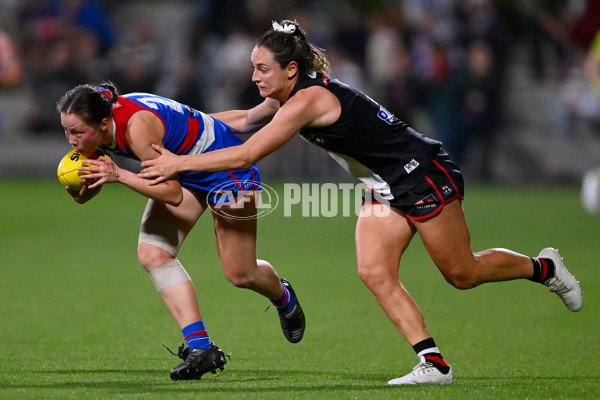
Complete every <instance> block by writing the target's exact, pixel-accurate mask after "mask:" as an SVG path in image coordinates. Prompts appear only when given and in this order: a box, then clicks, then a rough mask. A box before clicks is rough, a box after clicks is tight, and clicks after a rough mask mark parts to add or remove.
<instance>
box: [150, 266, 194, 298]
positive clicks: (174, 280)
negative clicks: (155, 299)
mask: <svg viewBox="0 0 600 400" xmlns="http://www.w3.org/2000/svg"><path fill="white" fill-rule="evenodd" d="M149 273H150V278H151V279H152V283H154V287H155V288H156V291H157V292H161V291H163V290H165V289H167V288H170V287H173V286H176V285H179V284H182V283H185V282H188V281H191V280H192V278H190V276H189V275H188V273H187V271H186V270H185V268H183V265H181V263H180V262H179V260H177V259H175V260H173V261H170V262H168V263H166V264H165V265H162V266H160V267H158V268H154V269H151V270H150V272H149Z"/></svg>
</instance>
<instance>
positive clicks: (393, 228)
mask: <svg viewBox="0 0 600 400" xmlns="http://www.w3.org/2000/svg"><path fill="white" fill-rule="evenodd" d="M251 61H252V65H253V68H254V72H253V74H252V81H253V82H255V83H256V85H257V87H258V90H259V92H260V94H261V96H262V97H265V98H267V99H266V100H265V102H263V103H261V104H260V105H259V106H257V107H255V108H254V109H251V110H249V111H247V112H245V111H234V112H230V113H222V114H219V115H218V117H219V118H220V119H221V120H222V121H224V122H225V123H227V124H229V125H231V126H233V127H235V128H236V129H242V130H243V129H245V126H244V125H246V124H249V123H253V122H254V121H255V120H254V117H255V116H257V115H261V116H262V115H264V113H266V112H271V113H272V119H271V120H270V122H269V123H268V124H267V125H265V126H264V127H263V128H262V129H260V130H259V131H258V132H256V133H255V134H254V135H253V136H252V137H251V138H250V139H249V140H248V141H246V142H245V143H244V144H242V145H240V146H235V147H229V148H227V149H223V150H217V151H214V152H211V153H206V154H202V155H193V156H187V157H178V156H176V155H173V154H171V153H170V152H169V151H167V150H165V149H164V148H163V147H161V146H158V145H154V146H153V147H154V148H155V149H156V150H157V151H158V152H160V153H161V157H159V158H156V159H153V160H149V161H145V162H143V163H142V167H143V168H144V169H143V170H142V171H141V173H140V176H142V177H145V178H148V179H151V182H152V183H156V184H162V183H165V182H169V178H171V177H174V176H176V175H177V174H179V173H182V172H187V171H205V172H209V171H222V170H226V169H229V168H246V167H248V166H250V165H252V164H253V163H255V162H257V161H258V160H260V159H261V158H263V157H265V156H266V155H267V154H269V153H271V152H273V151H275V150H276V149H277V148H279V147H280V146H282V145H283V144H284V143H285V142H287V141H288V140H289V139H290V138H291V137H292V136H293V135H294V134H296V133H297V132H298V133H299V134H300V135H301V136H303V137H304V138H306V139H307V140H308V141H310V142H312V143H314V144H316V145H318V146H320V147H322V148H324V149H325V150H327V151H328V153H329V154H331V156H332V157H333V158H334V159H335V160H336V161H337V162H339V163H340V164H341V165H342V166H343V167H344V168H346V169H347V170H348V171H349V172H350V173H352V174H354V175H355V176H356V177H357V178H358V179H360V180H362V181H363V182H365V183H366V184H367V186H368V188H369V189H368V193H366V194H367V195H368V197H372V199H371V200H369V199H367V200H368V201H365V202H364V204H363V206H362V208H361V212H360V215H359V217H358V222H357V226H356V257H357V261H358V273H359V275H360V278H361V279H362V280H363V282H364V283H365V284H366V285H367V287H368V288H369V289H370V290H371V291H372V293H373V294H374V295H375V299H376V300H377V301H378V303H379V305H380V306H381V308H382V309H383V311H384V312H385V313H386V314H387V316H388V317H389V319H390V320H391V322H392V323H393V324H394V325H395V327H396V328H397V329H398V331H399V332H400V333H401V334H402V335H403V336H404V337H405V338H406V340H407V341H408V342H409V343H410V344H411V346H412V347H413V349H414V351H415V352H416V354H417V356H418V357H419V359H420V362H419V363H418V364H417V366H416V367H415V368H414V369H413V371H412V372H411V373H409V374H407V375H405V376H402V377H400V378H396V379H392V380H390V381H389V382H388V383H389V384H391V385H404V384H450V383H452V381H453V373H452V368H451V367H450V365H448V363H447V362H446V360H445V359H444V358H443V357H442V355H441V353H440V350H439V349H438V348H437V346H436V344H435V342H434V340H433V338H432V335H431V334H430V332H429V331H428V329H427V327H426V325H425V322H424V318H423V314H422V313H421V311H420V310H419V307H418V306H417V304H416V303H415V301H414V300H413V298H412V297H411V295H410V294H409V293H408V291H407V290H406V288H405V287H404V286H403V285H402V283H401V282H399V280H398V271H399V264H400V260H401V258H402V255H403V253H404V251H405V250H406V248H407V246H408V245H409V243H410V241H411V240H412V238H413V237H414V235H415V234H416V233H417V232H418V233H419V236H421V239H422V240H423V243H424V244H425V247H426V249H427V251H428V253H429V255H430V256H431V258H432V259H433V261H434V262H435V264H436V266H437V267H438V269H439V270H440V272H441V273H442V275H443V276H444V278H445V279H446V280H447V281H448V282H449V283H450V284H451V285H453V286H455V287H456V288H459V289H469V288H473V287H475V286H477V285H480V284H482V283H485V282H494V281H506V280H512V279H531V280H533V281H537V282H540V283H543V284H545V285H546V286H548V287H549V288H550V290H551V291H554V292H556V293H557V294H558V295H559V296H560V297H561V298H562V300H563V301H564V303H565V304H566V306H567V307H568V308H569V309H570V310H571V311H578V310H579V309H580V308H581V305H582V295H581V290H580V287H579V283H578V282H577V281H576V280H575V278H574V277H573V276H572V275H571V274H570V273H569V271H568V270H567V269H566V267H565V265H564V263H563V261H562V258H561V256H560V255H559V253H558V251H556V250H555V249H553V248H546V249H543V250H542V251H541V252H540V254H539V255H538V257H535V258H530V257H528V256H525V255H522V254H518V253H515V252H513V251H510V250H506V249H500V248H493V249H489V250H484V251H480V252H477V253H473V251H472V250H471V245H470V237H469V230H468V228H467V224H466V222H465V215H464V213H463V209H462V203H461V201H462V199H463V178H462V175H461V172H460V170H459V168H458V167H457V166H456V165H455V164H454V163H453V162H452V161H451V160H450V159H449V158H448V155H447V154H446V152H445V151H444V150H443V149H442V147H441V143H439V142H437V141H434V140H431V139H428V138H426V137H424V136H422V135H420V134H419V133H417V132H416V131H414V130H413V129H412V128H411V127H410V126H408V125H407V124H406V123H404V122H402V121H401V120H399V119H398V118H396V117H395V116H394V115H392V114H390V113H389V112H388V111H387V110H386V109H385V108H384V107H382V106H380V105H379V104H378V103H376V102H375V101H374V100H372V99H371V98H369V97H367V96H365V95H364V94H362V93H361V92H359V91H357V90H355V89H353V88H351V87H348V86H347V85H345V84H343V83H341V82H339V81H336V80H333V79H330V78H329V76H328V73H329V62H328V60H327V58H326V56H325V54H324V53H323V51H322V49H319V48H317V47H316V46H314V45H313V44H312V43H311V42H310V41H309V40H308V38H307V37H306V34H305V32H304V31H303V30H302V29H300V27H299V26H298V24H297V23H296V22H292V21H283V22H282V23H281V24H279V23H273V29H272V30H269V31H267V32H266V33H264V34H263V35H262V36H261V37H260V38H259V39H258V41H257V44H256V46H255V47H254V49H253V51H252V55H251ZM273 101H276V102H277V103H279V104H281V106H280V107H279V108H275V107H273ZM259 110H260V111H259ZM386 209H387V210H388V211H389V212H387V213H386V212H385V210H386Z"/></svg>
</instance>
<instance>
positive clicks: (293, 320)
mask: <svg viewBox="0 0 600 400" xmlns="http://www.w3.org/2000/svg"><path fill="white" fill-rule="evenodd" d="M281 283H282V284H283V286H285V287H286V288H287V289H288V290H289V291H290V292H292V296H294V299H296V304H294V307H293V308H292V309H291V310H290V311H288V312H287V313H279V321H280V322H281V330H282V331H283V334H284V336H285V338H286V339H287V340H288V341H289V342H291V343H298V342H299V341H300V340H302V336H304V329H305V328H306V320H305V318H304V311H302V307H301V306H300V302H299V301H298V296H296V292H294V289H293V288H292V285H290V283H289V282H288V281H286V280H285V279H283V278H282V279H281Z"/></svg>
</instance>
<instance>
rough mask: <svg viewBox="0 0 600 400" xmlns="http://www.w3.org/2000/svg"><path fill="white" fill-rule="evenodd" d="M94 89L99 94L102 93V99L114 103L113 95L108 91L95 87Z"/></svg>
mask: <svg viewBox="0 0 600 400" xmlns="http://www.w3.org/2000/svg"><path fill="white" fill-rule="evenodd" d="M94 89H96V90H99V91H100V92H102V94H103V95H104V97H106V98H107V99H108V100H109V101H110V102H111V103H113V104H114V103H115V100H114V98H113V94H112V92H111V91H110V90H108V89H107V88H103V87H101V86H95V87H94Z"/></svg>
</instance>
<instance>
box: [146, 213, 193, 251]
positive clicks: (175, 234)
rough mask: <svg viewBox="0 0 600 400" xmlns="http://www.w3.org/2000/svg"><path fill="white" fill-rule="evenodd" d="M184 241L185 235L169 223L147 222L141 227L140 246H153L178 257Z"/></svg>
mask: <svg viewBox="0 0 600 400" xmlns="http://www.w3.org/2000/svg"><path fill="white" fill-rule="evenodd" d="M184 239H185V233H184V232H183V231H182V230H181V229H177V228H176V227H175V226H173V225H172V224H170V223H168V222H162V221H145V222H143V223H142V226H141V227H140V236H139V237H138V246H139V245H140V244H141V243H147V244H151V245H153V246H156V247H158V248H160V249H163V250H164V251H166V252H167V253H169V254H170V255H172V256H173V257H177V253H179V249H180V248H181V245H182V243H183V240H184Z"/></svg>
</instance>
